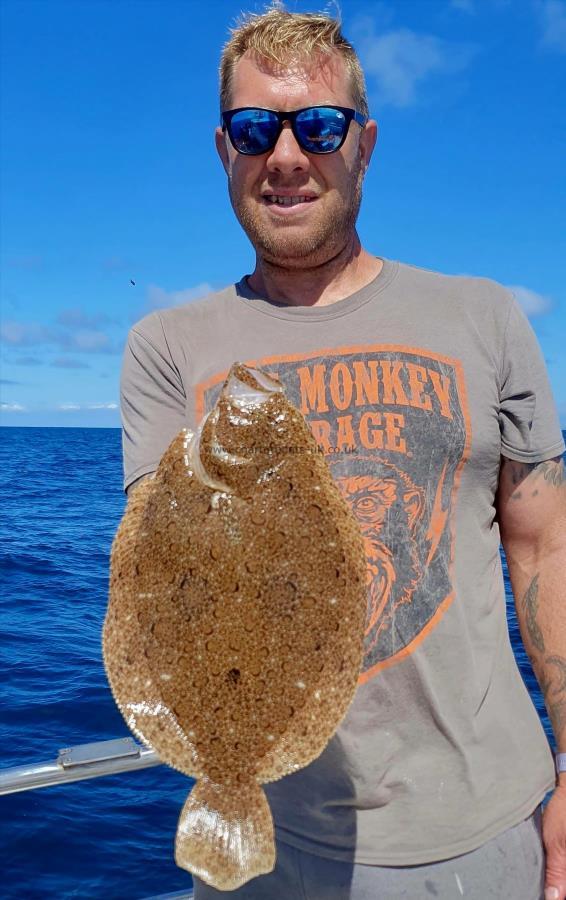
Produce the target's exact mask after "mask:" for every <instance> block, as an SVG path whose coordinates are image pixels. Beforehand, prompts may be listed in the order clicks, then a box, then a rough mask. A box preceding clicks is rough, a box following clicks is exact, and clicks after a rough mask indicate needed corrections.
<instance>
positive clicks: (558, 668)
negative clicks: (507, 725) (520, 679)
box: [522, 573, 566, 741]
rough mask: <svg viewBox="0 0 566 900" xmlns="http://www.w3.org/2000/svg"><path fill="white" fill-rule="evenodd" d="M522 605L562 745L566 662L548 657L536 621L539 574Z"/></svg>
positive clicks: (542, 686) (565, 718)
mask: <svg viewBox="0 0 566 900" xmlns="http://www.w3.org/2000/svg"><path fill="white" fill-rule="evenodd" d="M522 602H523V609H524V612H525V621H526V624H527V631H528V634H529V639H530V641H531V643H532V646H533V647H534V648H535V649H536V650H538V654H536V655H535V654H533V656H532V663H533V668H534V669H535V672H536V674H537V679H538V682H539V685H540V689H541V691H542V693H543V696H544V702H545V704H546V708H547V710H548V715H549V716H550V720H551V722H552V727H553V729H554V735H555V737H556V740H557V741H558V740H560V737H561V735H562V731H563V730H565V729H566V659H565V658H564V657H563V656H559V655H558V654H556V653H555V654H552V655H547V656H545V655H544V654H545V653H546V647H545V643H544V637H543V635H542V631H541V630H540V627H539V624H538V622H537V620H536V617H537V612H538V606H539V601H538V573H537V574H536V575H535V576H534V578H533V579H532V581H531V583H530V585H529V586H528V588H527V590H526V592H525V596H524V597H523V601H522ZM539 654H540V655H539Z"/></svg>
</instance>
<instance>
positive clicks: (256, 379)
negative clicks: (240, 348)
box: [222, 362, 283, 409]
mask: <svg viewBox="0 0 566 900" xmlns="http://www.w3.org/2000/svg"><path fill="white" fill-rule="evenodd" d="M282 393H283V385H282V384H281V382H279V381H276V380H275V378H272V377H271V375H268V374H267V372H261V371H259V369H252V368H251V367H250V366H246V365H244V364H243V363H239V362H235V363H234V364H233V365H232V366H231V368H230V372H229V373H228V378H227V379H226V383H225V385H224V387H223V388H222V394H223V395H224V396H225V397H226V399H227V400H230V401H231V402H232V403H233V404H234V406H236V407H237V408H238V409H252V408H254V407H257V406H261V404H262V403H265V401H266V400H267V399H268V398H269V397H270V396H271V395H272V394H282Z"/></svg>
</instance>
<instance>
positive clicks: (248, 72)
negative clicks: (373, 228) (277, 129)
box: [216, 52, 377, 268]
mask: <svg viewBox="0 0 566 900" xmlns="http://www.w3.org/2000/svg"><path fill="white" fill-rule="evenodd" d="M332 103H334V104H336V105H337V106H345V107H350V108H353V102H352V97H351V93H350V87H349V78H348V74H347V70H346V67H345V64H344V61H343V59H342V58H341V57H339V56H337V55H334V54H333V55H332V56H328V57H324V58H323V60H322V61H321V62H319V64H318V65H316V66H313V67H311V68H308V69H305V68H304V65H303V66H300V65H297V66H292V67H291V68H289V69H286V70H281V69H280V68H278V67H274V66H271V65H268V64H267V63H265V61H263V60H258V59H257V57H254V56H253V55H252V54H249V52H248V53H246V54H245V55H244V56H243V57H242V59H240V60H239V62H238V63H237V64H236V67H235V71H234V79H233V90H232V98H231V108H232V109H236V108H238V107H242V106H258V107H263V108H265V109H274V110H278V111H282V112H284V111H287V110H289V111H291V110H294V109H300V108H302V107H305V106H316V105H319V104H332ZM376 133H377V128H376V124H375V122H373V121H370V122H369V123H368V124H367V125H366V127H365V129H364V130H363V131H362V129H361V128H360V126H359V125H357V124H356V123H355V122H352V123H351V124H350V128H349V130H348V135H347V137H346V140H345V142H344V144H343V145H342V147H341V148H340V150H338V151H336V152H335V153H330V154H327V155H315V154H312V153H307V152H306V151H304V150H302V149H301V147H300V146H299V144H298V143H297V141H296V140H295V137H294V135H293V132H292V130H291V127H290V125H289V124H288V123H286V124H285V125H284V127H283V131H282V132H281V135H280V136H279V140H278V141H277V144H276V145H275V147H274V148H273V150H270V151H268V152H267V153H264V154H262V155H261V156H243V155H241V154H239V153H237V152H236V150H234V148H233V147H232V145H231V143H230V141H229V139H228V136H227V135H225V134H223V133H222V131H221V129H217V132H216V146H217V149H218V153H219V155H220V158H221V160H222V163H223V165H224V168H225V170H226V173H227V175H228V184H229V190H230V199H231V201H232V206H233V207H234V212H235V213H236V216H237V217H238V220H239V222H240V224H241V225H242V227H243V229H244V231H245V232H246V234H247V235H248V237H249V239H250V241H251V242H252V244H253V245H254V247H255V249H256V252H257V253H258V256H259V257H261V258H262V259H265V260H267V261H269V262H272V263H275V264H276V265H279V266H284V267H286V268H307V267H311V266H316V265H322V264H323V263H325V262H327V261H328V260H329V259H332V258H333V257H334V256H336V255H337V254H338V253H339V252H340V251H341V250H343V249H344V247H345V246H346V244H347V243H348V241H349V240H350V239H351V237H352V234H353V232H354V227H355V222H356V218H357V215H358V210H359V206H360V200H361V189H362V181H363V176H364V172H365V168H366V166H367V164H368V163H369V159H370V157H371V152H372V150H373V147H374V144H375V139H376ZM274 196H286V197H289V196H291V197H301V196H302V197H308V198H309V200H308V202H298V203H293V204H292V205H291V206H288V205H286V206H282V205H279V204H277V203H276V202H273V197H274Z"/></svg>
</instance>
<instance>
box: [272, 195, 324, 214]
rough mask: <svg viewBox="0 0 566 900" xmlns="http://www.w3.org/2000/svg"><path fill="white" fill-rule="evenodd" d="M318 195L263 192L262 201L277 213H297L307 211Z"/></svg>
mask: <svg viewBox="0 0 566 900" xmlns="http://www.w3.org/2000/svg"><path fill="white" fill-rule="evenodd" d="M316 200H317V197H315V196H313V195H307V194H292V195H291V194H263V195H262V201H263V203H264V204H265V205H266V206H268V207H269V209H270V211H272V212H273V213H274V214H276V215H285V216H288V215H295V214H296V213H297V212H298V211H301V212H303V211H306V209H307V207H308V206H312V204H313V203H314V202H315V201H316Z"/></svg>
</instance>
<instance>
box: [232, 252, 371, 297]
mask: <svg viewBox="0 0 566 900" xmlns="http://www.w3.org/2000/svg"><path fill="white" fill-rule="evenodd" d="M382 268H383V261H382V260H381V259H378V258H377V257H375V256H372V255H371V254H370V253H367V251H366V250H364V249H363V248H362V246H361V245H360V242H359V239H358V236H357V235H354V236H353V239H352V242H351V243H350V244H349V245H348V246H346V247H344V248H343V250H341V251H340V252H339V253H338V254H337V255H336V256H335V257H333V258H332V259H330V260H326V261H325V262H324V263H323V264H321V265H313V266H311V267H304V268H288V267H286V266H285V265H284V264H282V265H277V264H275V263H272V262H269V261H268V260H265V259H262V258H260V257H259V256H258V257H257V258H256V267H255V271H254V273H253V275H250V277H249V278H248V283H249V285H250V287H251V288H252V290H253V291H255V292H256V293H257V294H261V295H262V296H263V297H267V299H268V300H274V301H276V302H278V303H287V304H289V306H329V305H330V304H331V303H336V301H338V300H343V299H344V298H345V297H349V296H350V295H351V294H354V293H355V292H356V291H359V290H361V288H363V287H365V286H366V284H369V283H370V281H373V279H374V278H376V277H377V276H378V275H379V273H380V272H381V269H382Z"/></svg>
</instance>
